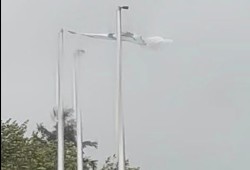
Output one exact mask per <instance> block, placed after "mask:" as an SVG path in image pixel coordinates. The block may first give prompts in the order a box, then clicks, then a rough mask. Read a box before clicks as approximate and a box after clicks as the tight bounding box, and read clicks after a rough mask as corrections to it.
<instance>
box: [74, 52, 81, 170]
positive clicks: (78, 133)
mask: <svg viewBox="0 0 250 170" xmlns="http://www.w3.org/2000/svg"><path fill="white" fill-rule="evenodd" d="M81 53H84V51H83V50H77V51H76V53H75V56H74V66H73V91H74V92H73V93H74V112H75V114H76V121H77V125H76V126H77V131H76V135H77V170H83V155H82V154H83V152H82V116H81V112H80V109H79V107H78V104H79V103H78V102H79V97H78V78H79V76H78V73H79V70H78V63H79V60H78V58H79V57H80V55H81Z"/></svg>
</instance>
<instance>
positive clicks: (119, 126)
mask: <svg viewBox="0 0 250 170" xmlns="http://www.w3.org/2000/svg"><path fill="white" fill-rule="evenodd" d="M122 9H128V7H127V6H123V7H118V10H117V30H116V31H117V70H116V71H117V80H116V81H117V84H116V87H117V89H116V135H117V139H116V140H117V147H118V148H117V155H118V170H125V140H124V120H123V113H122V39H121V33H122V24H121V10H122Z"/></svg>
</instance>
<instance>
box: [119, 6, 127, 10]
mask: <svg viewBox="0 0 250 170" xmlns="http://www.w3.org/2000/svg"><path fill="white" fill-rule="evenodd" d="M118 8H119V10H121V9H129V6H119V7H118Z"/></svg>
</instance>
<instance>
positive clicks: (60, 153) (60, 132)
mask: <svg viewBox="0 0 250 170" xmlns="http://www.w3.org/2000/svg"><path fill="white" fill-rule="evenodd" d="M63 34H64V33H63V29H62V30H61V31H60V34H59V55H58V58H57V64H58V65H57V105H58V111H57V117H58V123H57V147H58V149H57V170H64V119H63V99H62V82H61V80H62V77H61V71H62V68H61V67H62V63H61V60H62V57H63V55H64V54H63V53H64V50H63V48H64V43H63V41H64V35H63Z"/></svg>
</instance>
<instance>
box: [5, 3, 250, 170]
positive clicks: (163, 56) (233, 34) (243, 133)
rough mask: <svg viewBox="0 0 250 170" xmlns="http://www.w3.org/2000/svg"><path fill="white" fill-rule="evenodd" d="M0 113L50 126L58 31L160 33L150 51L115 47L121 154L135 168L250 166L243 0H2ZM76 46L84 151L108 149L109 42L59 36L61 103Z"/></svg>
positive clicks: (232, 169) (97, 154) (101, 153)
mask: <svg viewBox="0 0 250 170" xmlns="http://www.w3.org/2000/svg"><path fill="white" fill-rule="evenodd" d="M1 2H2V18H1V19H2V39H1V40H2V58H1V59H2V96H1V97H2V110H1V114H2V119H4V120H5V119H8V118H13V119H16V120H18V121H20V122H22V121H25V120H27V119H29V120H30V122H29V126H30V129H29V131H32V130H33V129H35V127H36V123H40V122H43V123H44V124H45V125H46V126H48V127H51V126H52V125H53V121H52V119H51V116H50V114H51V111H52V108H53V107H54V106H55V66H56V57H57V34H58V31H59V30H60V29H61V28H67V29H71V30H75V31H79V32H95V33H103V32H104V33H105V32H114V31H115V10H116V8H117V5H119V4H123V5H129V6H130V9H129V10H128V11H123V30H124V31H131V32H135V33H139V34H142V35H144V36H151V35H161V36H164V37H166V38H171V39H173V40H174V43H173V44H171V45H166V46H164V47H162V48H161V49H158V50H151V49H146V48H142V47H140V46H137V45H134V44H129V43H124V46H123V47H124V48H123V102H124V103H123V105H124V106H123V108H124V114H125V126H126V155H127V157H128V158H129V159H130V160H131V164H133V165H136V166H140V167H141V168H142V169H143V170H153V169H154V170H155V169H162V170H168V169H169V170H183V169H185V170H201V169H202V170H236V169H241V170H247V169H250V164H249V161H250V146H249V143H250V133H249V132H250V123H249V122H250V31H249V30H250V1H248V0H207V1H202V0H189V1H184V0H168V1H166V0H158V1H154V0H147V1H142V0H133V1H132V0H127V1H125V0H123V1H121V0H120V1H117V0H102V1H97V0H70V1H66V0H60V1H59V0H53V1H51V0H2V1H1ZM79 48H81V49H85V50H86V55H84V56H83V58H82V60H81V62H80V64H81V66H82V67H81V78H80V98H81V103H80V104H81V108H82V111H83V122H84V125H83V126H84V139H86V140H95V141H97V142H98V143H99V148H98V150H93V149H89V150H88V151H87V153H88V155H91V156H92V157H94V158H96V159H98V160H100V161H102V162H103V161H104V159H105V157H107V156H110V155H112V154H113V153H115V138H114V126H115V125H114V88H115V68H116V67H115V64H116V57H115V42H109V41H105V40H92V39H87V38H83V37H79V36H71V35H65V51H66V55H65V58H64V79H63V81H64V92H65V93H64V94H65V95H64V100H65V105H66V106H68V107H70V106H71V103H72V92H71V84H70V83H71V82H70V80H71V77H70V75H71V67H70V65H71V64H70V63H71V59H72V54H73V52H74V50H76V49H79Z"/></svg>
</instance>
